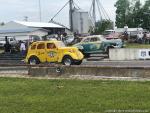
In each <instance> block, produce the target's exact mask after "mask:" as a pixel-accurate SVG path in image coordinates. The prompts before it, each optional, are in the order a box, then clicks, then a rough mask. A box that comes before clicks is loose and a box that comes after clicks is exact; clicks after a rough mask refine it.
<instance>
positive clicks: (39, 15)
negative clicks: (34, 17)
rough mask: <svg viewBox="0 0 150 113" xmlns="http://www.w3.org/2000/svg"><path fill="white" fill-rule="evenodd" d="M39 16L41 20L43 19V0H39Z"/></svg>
mask: <svg viewBox="0 0 150 113" xmlns="http://www.w3.org/2000/svg"><path fill="white" fill-rule="evenodd" d="M39 18H40V22H41V21H42V16H41V0H39Z"/></svg>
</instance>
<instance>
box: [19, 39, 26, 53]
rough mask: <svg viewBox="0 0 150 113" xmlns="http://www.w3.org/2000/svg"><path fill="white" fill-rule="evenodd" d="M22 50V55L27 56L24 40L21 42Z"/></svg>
mask: <svg viewBox="0 0 150 113" xmlns="http://www.w3.org/2000/svg"><path fill="white" fill-rule="evenodd" d="M20 51H21V55H22V56H25V53H26V46H25V43H24V42H23V41H21V44H20Z"/></svg>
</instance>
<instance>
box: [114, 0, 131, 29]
mask: <svg viewBox="0 0 150 113" xmlns="http://www.w3.org/2000/svg"><path fill="white" fill-rule="evenodd" d="M115 7H116V8H117V10H116V25H117V27H124V26H125V25H126V24H127V21H128V18H127V16H128V14H129V12H130V2H129V0H118V1H117V2H116V4H115Z"/></svg>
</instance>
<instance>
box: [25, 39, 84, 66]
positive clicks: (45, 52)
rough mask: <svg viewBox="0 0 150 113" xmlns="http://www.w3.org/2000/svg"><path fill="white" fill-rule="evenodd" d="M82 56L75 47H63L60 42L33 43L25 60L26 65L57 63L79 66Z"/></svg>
mask: <svg viewBox="0 0 150 113" xmlns="http://www.w3.org/2000/svg"><path fill="white" fill-rule="evenodd" d="M82 60H83V54H82V53H81V52H80V51H79V50H78V48H76V47H65V45H64V43H63V42H62V41H37V42H33V43H32V44H31V45H30V47H29V49H28V53H27V56H26V59H25V62H26V63H29V64H34V65H35V64H39V63H44V62H58V63H62V64H64V65H74V64H75V65H80V64H81V63H82Z"/></svg>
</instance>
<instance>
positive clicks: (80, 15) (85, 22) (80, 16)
mask: <svg viewBox="0 0 150 113" xmlns="http://www.w3.org/2000/svg"><path fill="white" fill-rule="evenodd" d="M72 15H73V32H76V33H78V34H88V32H89V30H90V28H91V26H92V24H91V20H90V17H89V13H88V12H85V11H82V10H79V9H74V11H73V13H72Z"/></svg>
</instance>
